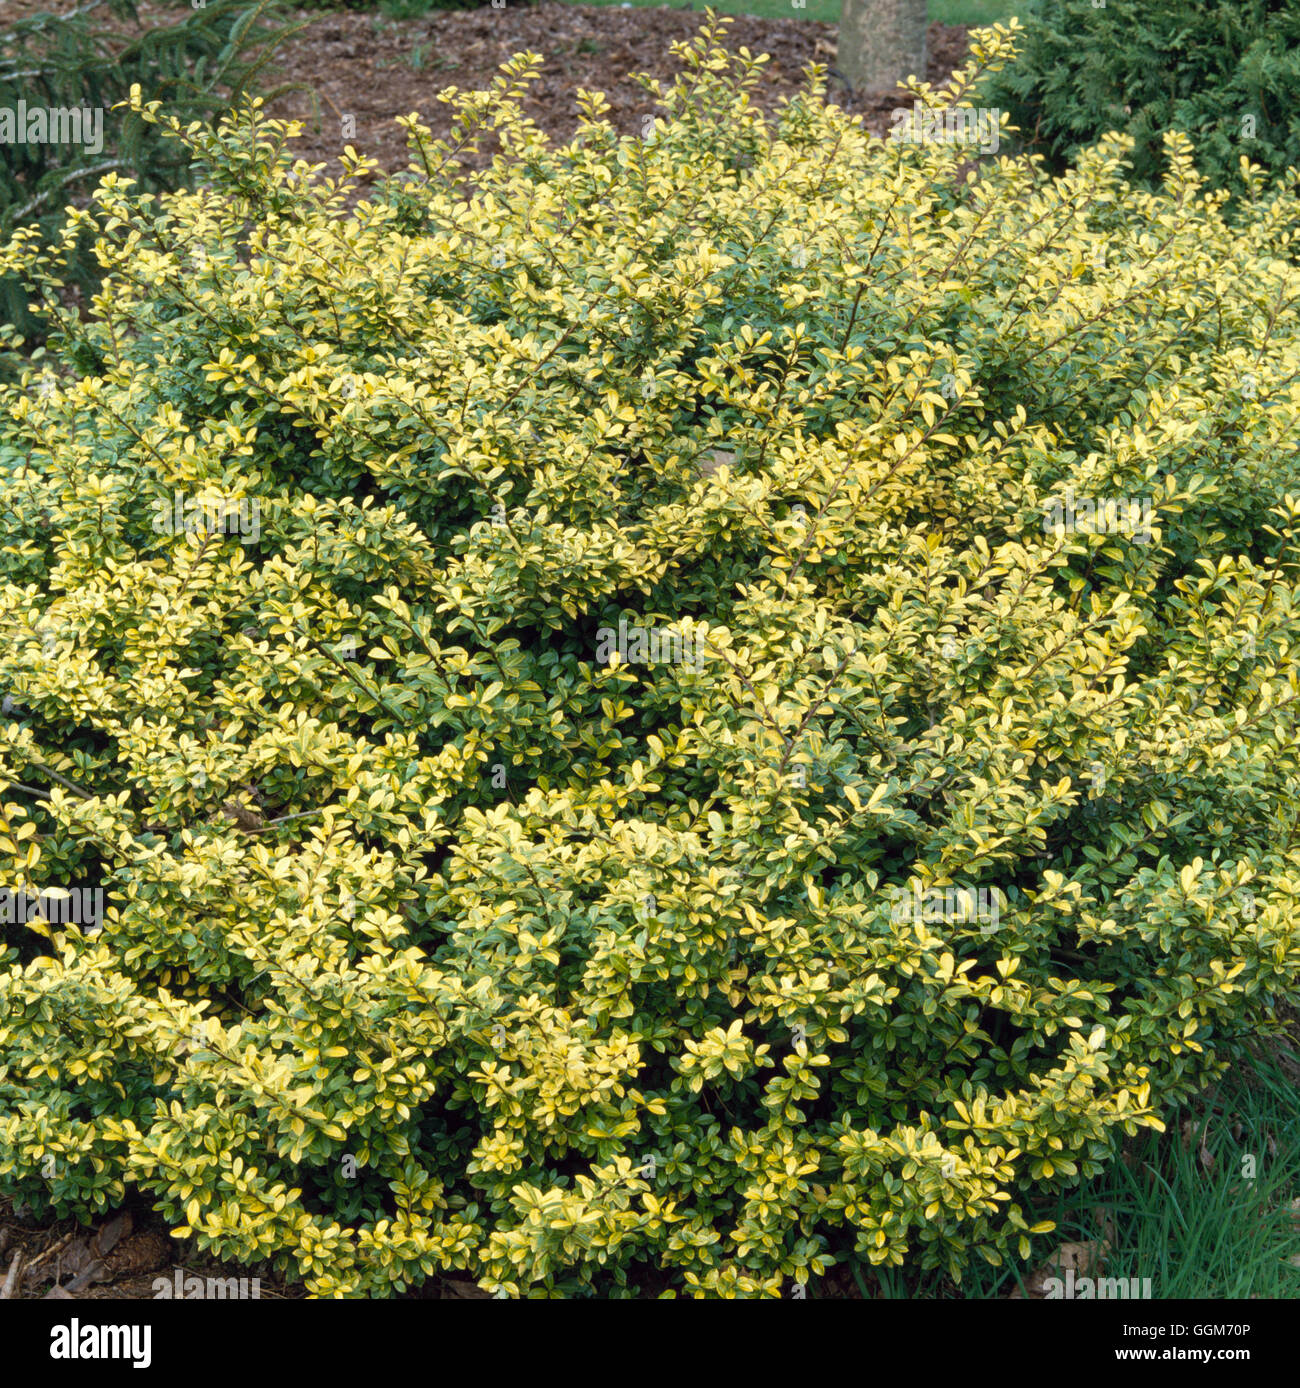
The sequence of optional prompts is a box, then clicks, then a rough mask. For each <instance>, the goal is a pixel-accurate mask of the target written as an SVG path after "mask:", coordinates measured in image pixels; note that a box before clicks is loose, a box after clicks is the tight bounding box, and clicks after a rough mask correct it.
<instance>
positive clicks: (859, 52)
mask: <svg viewBox="0 0 1300 1388" xmlns="http://www.w3.org/2000/svg"><path fill="white" fill-rule="evenodd" d="M925 10H926V0H843V7H842V9H841V11H840V40H839V51H838V53H837V54H836V58H835V64H836V67H837V68H838V69H839V72H840V74H841V75H842V76H843V78H844V80H845V81H846V82H847V83H848V84H849V86H850V87H851V88H852V89H853V90H854V91H890V90H892V89H893V88H894V87H896V86H897V85H898V84H899V83H900V82H902V81H904V80H906V79H907V78H908V77H919V78H920V79H921V80H922V81H924V80H925V24H926V14H925Z"/></svg>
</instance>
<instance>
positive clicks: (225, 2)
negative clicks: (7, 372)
mask: <svg viewBox="0 0 1300 1388" xmlns="http://www.w3.org/2000/svg"><path fill="white" fill-rule="evenodd" d="M287 13H288V10H287V6H286V5H284V4H282V3H281V2H280V0H205V3H204V5H203V6H201V7H200V8H197V9H195V8H192V7H191V5H190V4H189V3H188V0H178V3H177V6H176V14H175V16H174V17H173V18H172V19H171V20H169V21H168V22H165V23H161V24H155V25H153V26H152V27H149V28H146V29H145V30H144V31H143V32H142V33H141V34H140V35H139V36H138V37H133V38H128V37H126V36H124V34H123V31H122V30H121V29H120V28H112V27H110V26H106V25H105V24H104V22H103V21H104V18H105V17H106V16H112V17H115V18H117V19H124V18H130V19H135V18H137V17H138V15H137V8H136V4H135V0H88V3H86V4H83V5H81V6H79V7H78V8H76V9H74V10H71V11H69V12H68V13H66V14H61V15H55V14H38V15H33V16H29V17H28V18H25V19H22V20H19V21H18V22H17V23H16V24H14V25H12V26H11V27H10V28H9V29H8V30H6V31H3V32H0V109H7V110H9V111H12V112H17V111H18V110H19V108H20V103H21V105H22V106H23V107H25V108H26V109H27V110H31V109H33V108H41V109H44V110H70V109H98V110H101V111H105V112H106V113H105V114H104V115H103V117H102V124H103V129H102V145H103V147H102V149H100V150H97V151H92V150H89V149H87V147H86V145H85V144H84V143H81V144H78V143H70V142H67V141H65V142H61V143H60V142H58V141H55V140H52V139H51V140H47V141H43V142H37V143H28V142H27V141H25V140H24V139H22V137H21V136H20V137H19V138H18V139H17V140H15V141H14V142H13V143H6V144H5V145H4V146H3V147H2V148H3V155H4V157H3V158H2V159H0V234H7V233H8V232H10V231H12V230H13V228H14V227H15V226H17V225H20V224H23V223H27V222H31V221H34V222H36V223H37V224H38V225H39V226H40V227H41V228H42V229H43V230H44V231H45V232H46V233H47V234H52V232H53V231H54V229H55V228H56V227H57V226H58V225H59V223H60V222H61V220H62V216H63V209H64V207H65V206H66V205H67V204H68V203H69V202H72V201H75V200H76V199H78V198H79V197H80V196H82V195H83V194H84V193H86V192H87V191H88V190H89V189H91V188H93V187H94V186H95V184H96V182H97V181H98V179H99V177H100V176H101V175H102V174H103V173H106V172H108V171H110V170H113V171H119V172H121V173H124V174H129V175H130V176H131V177H132V178H134V179H136V180H138V182H139V184H140V186H141V187H142V188H146V189H159V188H174V187H176V186H177V185H178V184H181V183H183V182H184V181H185V177H186V173H187V168H188V158H189V154H188V151H187V150H186V149H185V148H184V146H182V145H180V144H178V143H177V142H176V141H174V140H165V139H161V138H159V136H158V132H157V130H156V129H155V128H154V127H152V126H150V125H149V124H148V122H146V121H144V120H143V119H141V118H140V117H139V116H138V115H135V114H132V113H131V112H129V111H122V110H116V111H113V110H107V108H111V107H112V106H113V105H114V104H115V103H117V102H120V101H123V100H124V98H125V97H126V96H127V94H128V92H129V91H130V90H131V87H132V86H134V85H139V86H140V87H142V89H143V90H144V91H145V93H146V94H147V95H148V96H149V97H151V98H155V99H162V100H165V101H166V102H167V107H168V110H169V111H171V112H172V114H173V115H175V116H176V117H178V118H180V119H182V120H186V119H197V118H200V117H205V116H207V117H213V116H215V115H217V114H218V113H219V112H221V111H223V110H225V109H226V108H227V106H228V105H229V104H230V103H231V102H232V101H233V102H238V101H239V100H241V99H242V98H243V97H244V96H246V95H248V94H250V93H252V92H256V91H259V90H262V89H263V88H262V79H263V78H264V77H265V75H266V70H267V65H268V63H269V62H270V60H271V58H272V56H273V53H274V50H275V48H276V46H277V45H278V44H279V43H280V42H282V41H283V39H284V38H285V37H287V36H288V35H289V34H290V33H294V32H296V31H297V29H298V28H301V27H302V26H301V25H296V26H290V25H289V24H288V23H287V22H286V15H287ZM275 94H276V93H274V92H272V93H269V95H271V96H274V95H275ZM72 270H73V277H74V278H75V279H76V280H78V281H79V282H81V283H82V285H83V286H86V285H89V284H91V283H93V264H92V262H91V260H90V258H89V256H88V255H86V254H85V253H84V251H83V254H82V255H81V256H80V257H79V258H78V260H77V262H76V264H75V265H74V266H73V267H72ZM0 321H4V322H9V323H18V324H20V325H21V326H22V328H23V330H24V332H26V333H30V332H32V331H33V329H34V326H35V324H34V321H33V320H32V319H31V318H30V317H29V316H28V314H27V311H26V305H25V302H24V296H23V295H22V293H21V291H20V290H19V288H18V286H17V284H16V283H14V282H13V281H12V280H10V281H0Z"/></svg>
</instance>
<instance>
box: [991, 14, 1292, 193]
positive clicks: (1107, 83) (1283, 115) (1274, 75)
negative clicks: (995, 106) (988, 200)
mask: <svg viewBox="0 0 1300 1388" xmlns="http://www.w3.org/2000/svg"><path fill="white" fill-rule="evenodd" d="M991 99H992V100H995V101H998V102H1000V103H1001V105H1002V106H1003V107H1004V108H1006V109H1007V110H1009V111H1010V112H1011V115H1012V121H1013V124H1015V125H1016V126H1018V127H1019V128H1020V129H1021V130H1022V131H1023V132H1024V134H1025V135H1026V136H1029V137H1031V139H1032V141H1033V144H1032V147H1033V148H1034V149H1036V150H1039V151H1041V152H1043V153H1045V154H1047V155H1048V157H1049V158H1050V159H1052V160H1053V161H1054V165H1055V167H1057V168H1061V167H1063V166H1064V163H1065V161H1066V160H1067V159H1068V158H1069V157H1070V156H1072V155H1073V154H1074V153H1075V152H1076V151H1077V150H1078V149H1079V148H1081V147H1083V146H1085V145H1088V144H1091V143H1093V142H1094V141H1096V140H1098V139H1100V138H1101V136H1102V135H1104V134H1106V133H1107V132H1108V131H1111V130H1121V131H1124V132H1125V133H1127V134H1129V135H1132V137H1133V139H1134V152H1133V161H1134V172H1135V175H1136V177H1138V178H1140V179H1144V180H1147V181H1149V182H1153V183H1154V182H1156V181H1158V179H1159V178H1160V176H1161V175H1162V174H1163V172H1164V170H1165V167H1166V160H1165V154H1164V146H1163V141H1164V135H1165V132H1166V131H1169V130H1182V131H1185V132H1187V133H1188V134H1190V135H1191V136H1192V138H1193V140H1194V141H1195V144H1196V154H1197V162H1198V165H1199V166H1200V168H1201V170H1202V172H1204V173H1205V174H1206V176H1207V178H1209V180H1210V181H1211V183H1212V184H1214V185H1216V186H1221V187H1228V188H1231V189H1232V190H1233V191H1234V192H1237V193H1239V192H1241V191H1242V174H1241V161H1242V159H1243V158H1247V159H1249V160H1250V161H1251V162H1252V163H1255V164H1259V165H1262V166H1263V167H1264V168H1266V169H1269V170H1272V171H1273V172H1275V173H1282V172H1283V171H1285V170H1286V169H1288V168H1290V167H1291V166H1293V165H1300V6H1298V5H1296V3H1295V0H1106V3H1105V4H1104V5H1102V6H1097V5H1095V4H1094V3H1093V0H1041V3H1040V4H1039V5H1038V7H1037V9H1036V10H1034V11H1033V12H1032V13H1031V14H1030V16H1029V18H1028V20H1027V28H1026V34H1025V37H1024V41H1023V51H1022V55H1021V56H1020V57H1019V58H1018V60H1017V62H1016V64H1015V66H1014V67H1013V68H1010V69H1008V70H1007V72H1006V73H1005V74H1004V78H1003V82H1002V84H1001V87H1000V89H999V90H996V91H995V92H994V93H993V96H992V97H991Z"/></svg>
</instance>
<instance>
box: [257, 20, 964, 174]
mask: <svg viewBox="0 0 1300 1388" xmlns="http://www.w3.org/2000/svg"><path fill="white" fill-rule="evenodd" d="M703 18H704V17H703V15H702V14H700V13H699V12H692V11H689V10H678V9H668V8H664V7H661V8H658V9H633V8H629V9H622V8H619V7H601V6H592V5H562V4H555V3H543V4H538V5H530V6H526V7H522V8H521V7H518V6H513V5H512V6H511V7H510V8H508V9H505V10H493V9H480V10H450V11H440V12H435V13H432V14H429V15H427V16H425V17H423V18H421V19H414V20H405V21H400V22H399V21H391V20H386V19H384V18H383V16H382V15H373V14H357V13H351V12H336V13H332V14H327V15H323V16H320V17H318V18H316V19H315V20H314V21H313V22H312V23H311V25H310V27H309V28H308V29H307V30H305V31H304V32H303V33H301V34H299V35H298V36H297V38H295V39H294V40H293V42H292V44H291V45H290V46H288V47H287V48H286V49H285V50H284V53H283V55H282V60H281V66H282V68H283V72H284V77H285V78H286V80H290V81H304V82H306V83H307V84H308V85H309V86H310V87H311V89H312V91H314V92H315V93H316V95H317V96H318V98H319V106H320V126H319V129H317V128H315V121H314V119H313V117H312V108H311V102H310V98H309V97H308V96H307V95H306V94H295V95H294V96H292V97H287V98H284V99H282V100H281V101H280V102H279V103H278V104H277V114H285V115H290V116H295V117H298V118H300V119H303V120H304V122H305V127H306V128H305V129H304V134H303V138H302V139H301V140H300V141H298V142H297V146H296V147H297V151H298V153H299V155H300V157H302V158H305V159H307V160H309V161H310V162H312V163H317V162H326V163H328V164H329V168H328V169H327V170H326V172H327V174H336V173H337V172H338V171H339V168H338V165H337V163H335V162H334V161H335V160H336V159H337V156H338V154H339V153H340V152H341V150H342V148H343V146H344V145H345V144H349V143H350V144H351V145H352V146H353V147H354V148H355V149H357V150H358V151H359V152H360V153H362V154H366V155H371V156H373V157H375V158H376V159H378V161H379V167H380V168H381V169H382V170H386V171H394V170H399V169H404V168H405V167H406V164H407V161H408V159H409V155H408V153H407V149H406V143H405V138H404V135H403V132H402V131H401V130H400V129H399V128H398V127H397V126H395V125H394V123H393V122H394V118H395V117H397V116H401V115H407V114H409V113H410V112H412V111H417V112H419V114H420V116H421V117H422V119H423V120H424V122H425V124H427V125H428V126H429V127H430V128H431V129H432V131H433V133H434V136H435V138H439V139H442V138H445V137H446V135H447V134H448V133H449V131H450V127H451V109H450V107H448V106H447V105H446V104H445V103H443V102H440V101H438V100H437V94H438V92H439V91H441V90H443V89H444V88H446V87H450V86H455V87H459V88H460V89H461V90H463V91H472V90H476V89H479V88H484V87H488V86H490V85H491V82H492V79H493V78H494V77H496V76H497V75H498V70H499V68H500V65H501V64H502V63H503V62H505V61H506V60H507V59H508V58H510V57H511V56H512V55H514V54H516V53H522V52H533V53H539V54H541V55H542V57H543V58H544V59H545V61H544V63H543V65H542V69H541V76H540V78H539V80H538V81H536V82H534V83H533V84H532V85H531V86H530V88H529V89H528V95H527V97H526V98H525V99H524V101H523V103H522V106H523V111H524V114H525V115H526V116H528V117H529V118H530V119H532V120H533V121H535V122H536V123H537V125H538V127H539V128H540V129H542V130H544V131H545V132H546V133H547V134H548V135H549V136H550V137H551V139H552V140H553V141H555V142H556V143H561V144H562V143H565V142H567V141H568V140H569V139H571V138H572V136H573V135H574V133H575V131H576V129H577V125H578V116H577V112H576V108H575V102H574V94H575V92H576V90H577V89H578V88H579V87H585V88H589V89H594V90H597V91H600V92H603V93H604V95H605V98H606V100H607V101H608V102H609V104H610V108H611V109H610V110H609V111H608V112H607V113H606V119H608V120H609V121H610V122H611V124H613V125H614V126H615V127H616V128H617V129H618V131H619V132H620V133H621V134H629V135H630V134H634V133H637V132H639V131H640V129H641V121H642V118H643V117H644V116H647V115H652V114H655V108H654V105H653V102H652V98H651V97H650V94H649V93H647V92H646V91H644V90H643V89H642V88H641V87H640V86H638V85H637V84H636V83H635V82H633V81H632V80H631V76H630V74H632V73H638V72H646V73H650V74H651V75H653V76H654V77H656V78H658V79H659V81H660V82H661V83H664V84H665V85H667V84H668V83H669V82H671V80H672V78H673V77H675V76H676V75H677V74H678V73H679V72H681V71H682V65H681V63H680V62H679V61H678V60H677V59H676V58H674V57H673V56H672V55H671V54H670V52H669V45H670V44H671V43H672V41H673V40H676V39H681V40H684V39H689V38H691V37H693V36H694V35H695V34H696V33H697V32H698V31H699V28H700V25H701V23H702V22H703ZM836 31H837V26H836V25H833V24H821V23H816V22H814V21H811V20H802V19H760V18H757V17H754V16H736V17H735V18H734V19H733V21H732V23H731V24H730V25H728V27H727V29H726V32H725V37H724V39H723V42H724V44H725V46H726V47H727V48H729V49H730V50H732V51H735V50H738V49H740V48H748V49H749V51H750V52H751V53H753V54H760V53H767V54H770V55H771V61H770V62H768V63H767V64H765V67H764V80H763V81H762V83H761V84H760V87H759V88H758V90H757V91H756V92H755V96H754V100H755V102H756V104H757V105H758V106H759V107H761V108H762V109H763V110H764V111H765V112H768V113H771V112H773V111H775V109H776V107H777V106H778V104H779V103H780V101H781V99H782V98H784V97H790V96H793V95H794V93H795V92H797V91H798V90H799V89H800V88H801V87H802V86H803V85H804V80H805V79H804V76H803V71H802V70H803V68H804V66H805V65H806V64H808V63H822V64H825V65H826V66H827V67H828V68H830V67H834V65H835V44H836ZM965 53H966V30H965V28H961V27H958V28H948V27H946V26H944V25H941V24H932V25H931V26H930V55H931V56H930V64H929V71H928V73H927V79H928V80H929V81H931V82H942V81H944V80H945V79H946V78H947V76H948V74H949V73H950V72H951V71H952V69H953V68H954V67H955V66H957V65H958V64H960V62H961V61H962V59H963V58H964V57H965ZM828 87H829V95H830V98H831V99H832V100H834V101H836V102H837V103H838V104H839V105H840V106H842V107H844V109H846V110H849V111H852V112H854V113H855V114H860V115H862V117H863V119H864V122H865V123H866V125H867V127H868V128H869V129H871V130H873V131H874V132H875V133H877V134H883V133H884V132H885V131H886V130H888V128H889V113H890V112H891V111H892V110H894V108H895V107H897V106H899V105H900V104H906V105H909V106H910V105H911V100H910V98H909V99H906V100H905V101H904V100H903V99H902V98H900V97H899V95H897V94H895V93H858V94H855V95H854V96H852V97H850V96H849V95H848V94H847V92H846V91H845V88H844V86H843V84H842V83H840V82H839V81H837V80H836V79H834V78H831V79H830V81H829V83H828ZM344 116H351V117H352V118H353V121H354V122H355V128H356V133H355V135H354V136H353V137H352V138H351V139H350V140H346V139H344V138H343V136H342V134H341V130H342V118H343V117H344ZM467 162H473V161H467ZM480 162H482V161H480Z"/></svg>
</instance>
